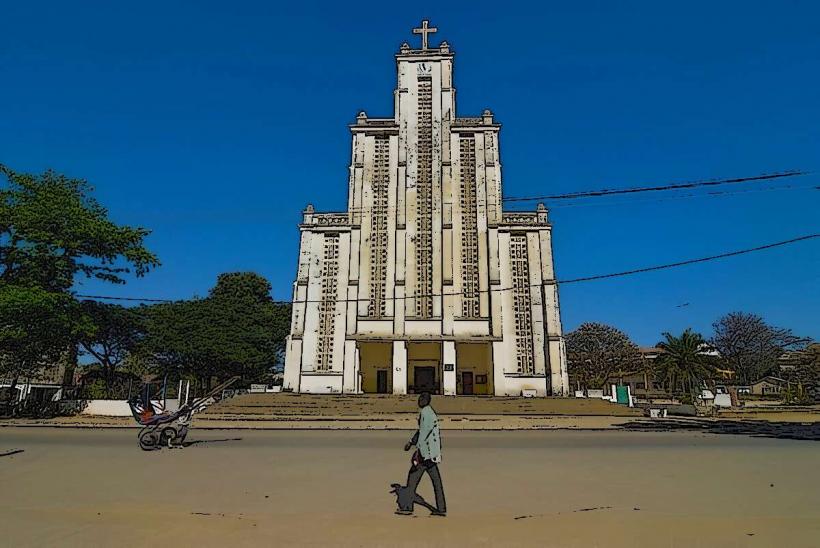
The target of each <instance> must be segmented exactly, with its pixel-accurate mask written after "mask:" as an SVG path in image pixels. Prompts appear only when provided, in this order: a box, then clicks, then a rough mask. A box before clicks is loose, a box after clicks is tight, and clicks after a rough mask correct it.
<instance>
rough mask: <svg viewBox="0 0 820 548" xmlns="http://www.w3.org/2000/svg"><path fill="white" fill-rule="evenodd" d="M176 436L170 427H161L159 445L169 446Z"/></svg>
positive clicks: (175, 432)
mask: <svg viewBox="0 0 820 548" xmlns="http://www.w3.org/2000/svg"><path fill="white" fill-rule="evenodd" d="M176 437H177V431H176V430H175V429H174V428H173V427H172V426H169V427H168V428H163V429H162V434H160V437H159V439H160V445H162V446H163V447H168V448H169V449H170V448H171V444H172V443H173V442H174V440H175V439H176Z"/></svg>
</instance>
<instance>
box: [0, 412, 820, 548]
mask: <svg viewBox="0 0 820 548" xmlns="http://www.w3.org/2000/svg"><path fill="white" fill-rule="evenodd" d="M406 438H407V433H406V432H401V431H388V432H362V431H358V432H344V431H335V432H330V431H291V432H288V431H237V430H228V431H219V430H207V431H206V430H198V431H197V430H194V431H192V433H191V435H190V437H189V441H190V442H193V443H192V444H191V445H190V446H189V447H187V448H185V449H182V450H175V451H169V450H165V451H156V452H150V453H145V452H142V451H140V450H139V449H138V448H137V445H136V436H135V432H134V431H133V430H130V429H98V430H88V429H84V430H76V429H56V428H4V429H0V455H4V456H0V484H1V485H2V486H3V490H2V492H3V497H0V544H2V545H6V546H44V545H59V546H114V545H116V546H148V545H151V546H156V545H165V544H170V545H173V546H224V545H230V546H255V545H268V546H284V545H314V546H320V545H321V546H327V545H331V546H332V545H344V546H371V545H382V546H411V545H438V546H467V545H471V546H475V545H486V546H516V545H531V546H570V547H572V546H578V547H580V546H647V547H653V548H654V547H675V546H687V547H690V546H789V547H800V546H806V547H808V546H817V539H818V538H820V475H818V474H817V463H818V462H820V444H818V443H817V442H812V441H795V440H782V439H772V438H765V437H761V438H752V437H748V436H744V435H729V434H721V435H715V434H703V433H692V432H663V433H648V432H627V431H601V432H592V431H567V430H555V431H528V432H526V431H524V432H447V433H445V435H444V459H445V460H444V463H443V464H442V474H443V477H444V482H445V489H446V492H447V500H448V506H449V515H448V516H447V517H446V518H440V517H432V516H428V515H427V511H424V510H419V511H417V513H416V517H402V516H397V515H394V514H393V513H392V512H393V509H394V502H393V498H392V496H391V495H390V494H389V493H388V492H387V491H388V485H389V483H391V482H392V481H402V480H403V478H404V476H405V474H406V465H407V462H408V454H407V453H404V452H403V451H402V450H401V449H402V445H403V444H404V442H405V440H406ZM15 450H17V451H20V450H22V451H21V452H17V453H12V452H13V451H15ZM422 485H423V491H422V492H423V493H424V494H425V495H428V494H429V493H430V486H429V482H428V481H427V480H426V479H425V480H424V481H423V484H422Z"/></svg>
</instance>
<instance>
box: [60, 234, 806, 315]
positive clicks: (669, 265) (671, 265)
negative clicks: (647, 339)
mask: <svg viewBox="0 0 820 548" xmlns="http://www.w3.org/2000/svg"><path fill="white" fill-rule="evenodd" d="M814 238H820V233H818V234H807V235H804V236H799V237H797V238H792V239H789V240H783V241H780V242H774V243H770V244H765V245H760V246H757V247H752V248H748V249H740V250H736V251H727V252H725V253H720V254H718V255H710V256H708V257H700V258H697V259H687V260H685V261H678V262H674V263H667V264H662V265H655V266H648V267H644V268H636V269H633V270H625V271H623V272H613V273H609V274H598V275H594V276H585V277H581V278H571V279H569V280H555V281H554V283H556V284H558V285H567V284H574V283H583V282H591V281H596V280H604V279H610V278H620V277H624V276H632V275H634V274H642V273H644V272H653V271H656V270H666V269H669V268H677V267H680V266H686V265H690V264H697V263H704V262H707V261H714V260H718V259H725V258H727V257H734V256H737V255H745V254H747V253H755V252H757V251H764V250H767V249H772V248H775V247H781V246H785V245H789V244H794V243H797V242H802V241H806V240H811V239H814ZM543 285H545V284H543V283H541V284H533V285H530V286H529V287H541V286H543ZM525 287H527V286H525ZM514 289H516V288H514V287H502V288H496V289H487V290H478V291H473V292H469V293H468V292H465V291H460V292H455V293H428V294H418V295H405V296H403V297H384V300H386V301H403V300H407V299H421V298H428V297H453V296H458V295H466V294H469V295H474V294H475V293H494V292H495V293H500V292H505V291H513V290H514ZM76 296H77V297H81V298H87V299H100V300H118V301H134V302H165V303H170V302H174V301H173V300H170V299H143V298H137V297H108V296H105V295H76ZM369 301H370V298H369V297H368V298H362V299H338V300H334V301H328V300H322V299H319V300H315V299H314V300H300V301H293V302H295V303H296V304H312V303H324V302H334V303H360V302H362V303H366V302H369ZM274 302H275V303H278V304H292V303H293V302H292V301H274Z"/></svg>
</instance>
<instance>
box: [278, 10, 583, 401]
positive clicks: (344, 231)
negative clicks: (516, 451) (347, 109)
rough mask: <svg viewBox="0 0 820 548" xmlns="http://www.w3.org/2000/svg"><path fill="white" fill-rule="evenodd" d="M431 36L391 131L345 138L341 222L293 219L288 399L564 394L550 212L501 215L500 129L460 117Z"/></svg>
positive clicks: (410, 73)
mask: <svg viewBox="0 0 820 548" xmlns="http://www.w3.org/2000/svg"><path fill="white" fill-rule="evenodd" d="M435 30H436V29H434V28H431V27H428V24H427V21H424V22H423V25H422V27H421V28H419V29H414V33H415V34H421V35H422V47H421V49H411V47H410V46H409V45H408V44H407V43H404V44H402V46H401V48H400V51H399V53H397V54H396V56H395V57H396V67H397V73H398V83H397V86H396V89H395V90H394V98H395V100H394V109H395V110H394V114H393V116H391V117H389V118H372V117H369V116H368V115H367V114H365V113H364V112H361V113H359V115H358V116H357V118H356V121H355V123H353V124H352V125H351V126H350V130H351V133H352V141H353V146H352V153H351V161H350V175H349V182H348V203H347V211H345V212H339V213H319V212H316V211H314V209H313V207H312V206H310V205H308V207H307V208H306V209H305V210H304V212H303V218H302V223H301V224H300V225H299V230H300V233H301V241H300V250H299V264H298V271H297V275H296V281H295V282H294V285H293V315H292V323H291V332H290V335H289V337H288V341H287V349H286V358H285V378H284V388H285V389H286V390H288V389H289V390H292V391H294V392H302V393H334V394H341V393H344V394H348V393H349V394H360V393H394V394H407V393H419V392H422V391H429V392H432V393H436V394H445V395H457V394H494V395H511V396H517V395H533V394H534V395H538V396H545V395H566V394H567V393H568V389H569V386H568V378H567V363H566V353H565V349H564V341H563V337H562V332H561V321H560V315H559V307H558V288H557V285H556V283H555V274H554V267H553V255H552V227H551V225H550V223H549V220H548V217H547V210H546V208H545V207H544V206H543V205H540V204H539V206H538V208H537V210H536V211H532V212H505V211H503V209H502V191H501V161H500V156H499V131H500V129H501V126H500V124H499V123H498V122H496V120H495V118H494V116H493V114H492V113H491V112H490V111H484V113H483V114H482V115H481V116H478V117H460V116H457V115H456V103H455V88H454V83H453V61H454V54H453V52H452V51H451V50H450V47H449V45H448V44H447V42H442V43H441V44H440V45H439V46H437V47H429V46H428V34H429V33H431V32H435Z"/></svg>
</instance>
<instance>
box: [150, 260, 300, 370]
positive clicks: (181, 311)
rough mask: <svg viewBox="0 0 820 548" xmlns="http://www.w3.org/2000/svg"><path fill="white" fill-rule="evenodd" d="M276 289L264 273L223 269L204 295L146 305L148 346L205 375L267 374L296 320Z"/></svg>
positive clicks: (162, 362) (167, 361)
mask: <svg viewBox="0 0 820 548" xmlns="http://www.w3.org/2000/svg"><path fill="white" fill-rule="evenodd" d="M270 289H271V286H270V283H269V282H268V281H267V280H265V279H264V278H263V277H261V276H259V275H258V274H254V273H247V272H241V273H230V274H222V275H221V276H219V278H218V280H217V284H216V286H215V287H214V288H213V289H212V290H211V292H210V293H209V295H208V297H206V298H204V299H196V300H190V301H180V302H175V303H169V304H161V305H156V306H151V307H146V309H145V312H146V315H147V318H148V323H147V325H148V332H147V336H146V339H145V344H144V346H143V349H144V352H145V353H146V354H147V355H149V356H150V359H151V360H152V361H153V362H154V363H155V364H156V365H159V366H162V367H165V368H176V369H177V370H178V371H179V372H180V373H181V374H187V375H193V376H196V377H198V378H200V379H209V378H211V377H227V376H230V375H241V376H243V377H244V378H245V379H247V380H252V379H256V378H259V377H261V376H263V375H264V374H265V373H266V372H268V371H270V370H271V369H272V368H273V366H274V365H275V363H276V362H277V360H278V359H279V357H280V355H281V353H282V352H283V350H284V343H285V337H286V336H287V333H288V329H289V323H290V306H289V305H281V304H277V303H274V302H273V300H272V299H271V297H270Z"/></svg>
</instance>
